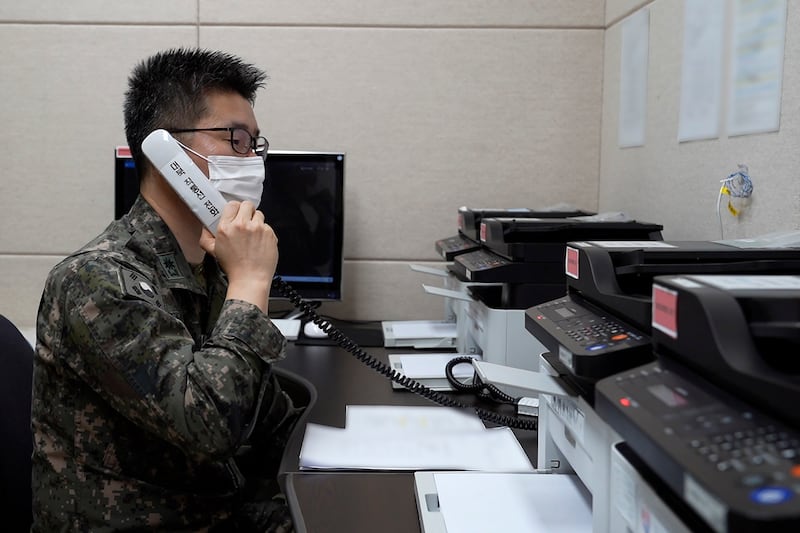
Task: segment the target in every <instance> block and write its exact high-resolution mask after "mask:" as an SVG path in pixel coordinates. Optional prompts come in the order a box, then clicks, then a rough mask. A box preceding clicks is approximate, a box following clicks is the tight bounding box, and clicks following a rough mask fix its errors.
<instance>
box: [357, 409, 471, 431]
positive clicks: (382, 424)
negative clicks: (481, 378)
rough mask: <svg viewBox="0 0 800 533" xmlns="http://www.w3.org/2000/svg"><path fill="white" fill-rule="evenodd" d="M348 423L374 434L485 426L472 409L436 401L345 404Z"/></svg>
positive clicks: (469, 428)
mask: <svg viewBox="0 0 800 533" xmlns="http://www.w3.org/2000/svg"><path fill="white" fill-rule="evenodd" d="M345 427H346V428H347V429H348V430H350V431H364V432H368V433H372V434H386V433H396V432H403V433H407V432H412V433H442V432H445V433H446V432H448V431H483V430H484V429H486V426H485V425H484V424H483V421H481V419H480V418H478V416H477V415H476V414H475V413H473V412H465V411H462V410H459V409H454V408H448V407H437V406H433V405H431V406H407V405H397V406H395V405H348V406H347V407H346V408H345Z"/></svg>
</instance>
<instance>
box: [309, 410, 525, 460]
mask: <svg viewBox="0 0 800 533" xmlns="http://www.w3.org/2000/svg"><path fill="white" fill-rule="evenodd" d="M345 426H346V427H345V428H334V427H328V426H322V425H318V424H308V425H307V426H306V433H305V437H304V439H303V446H302V448H301V450H300V469H301V470H310V469H341V470H412V471H416V470H476V471H490V472H531V471H533V466H532V465H531V463H530V460H529V459H528V456H527V455H526V454H525V451H524V450H523V449H522V447H521V446H520V444H519V441H517V439H516V437H515V436H514V434H513V433H512V432H511V430H510V429H509V428H506V427H498V428H489V429H487V428H486V427H485V426H484V425H483V422H481V420H480V419H479V418H478V417H477V416H476V415H475V414H474V413H467V412H464V411H460V410H458V409H452V408H447V407H433V406H431V407H407V406H404V407H394V406H366V405H362V406H353V405H350V406H347V416H346V422H345Z"/></svg>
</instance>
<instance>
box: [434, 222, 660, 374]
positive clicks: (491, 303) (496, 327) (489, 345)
mask: <svg viewBox="0 0 800 533" xmlns="http://www.w3.org/2000/svg"><path fill="white" fill-rule="evenodd" d="M661 228H662V227H661V226H660V225H656V224H650V223H642V222H636V221H631V220H619V219H618V218H617V215H614V219H613V220H609V219H608V217H607V216H606V215H598V216H594V217H571V218H508V217H506V218H502V217H501V218H484V219H482V222H481V229H480V240H481V244H482V248H481V249H479V250H477V251H474V252H468V253H465V254H460V255H457V256H456V257H455V258H454V261H453V263H451V264H450V265H449V266H448V271H449V272H450V274H451V275H452V279H451V281H450V283H449V284H450V285H451V286H453V285H458V284H462V287H463V291H461V292H459V291H454V292H452V293H450V294H449V297H450V301H451V302H452V305H453V308H454V310H455V312H456V320H457V321H458V324H459V325H458V326H457V329H458V331H459V338H458V340H457V349H458V351H459V352H463V353H478V354H482V355H483V358H484V360H485V361H489V362H497V363H500V364H506V365H508V366H512V367H515V368H521V369H527V370H535V369H537V368H538V366H539V365H538V354H539V353H541V352H542V351H544V346H542V344H541V343H540V342H539V340H538V339H536V338H535V337H533V336H531V335H530V334H529V333H528V332H527V330H526V329H525V309H527V308H528V307H530V306H531V305H535V304H537V303H541V302H545V301H549V300H552V299H554V298H558V297H559V296H562V295H563V294H564V293H565V291H566V288H565V283H564V277H565V276H564V267H563V261H564V259H563V257H564V247H565V245H566V242H567V241H568V240H570V239H572V238H580V237H586V238H597V239H600V238H615V239H626V238H639V239H650V238H652V239H660V238H661V233H660V232H661ZM501 254H503V255H501Z"/></svg>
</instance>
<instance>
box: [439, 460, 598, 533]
mask: <svg viewBox="0 0 800 533" xmlns="http://www.w3.org/2000/svg"><path fill="white" fill-rule="evenodd" d="M435 479H436V488H437V492H438V494H439V507H440V508H441V512H442V514H443V518H444V522H445V524H446V525H447V531H457V532H458V533H485V532H487V531H502V532H503V533H540V532H541V533H591V531H592V509H591V504H590V503H589V501H588V494H586V492H585V489H583V488H582V487H581V485H580V481H579V480H578V479H577V476H571V475H563V474H516V475H515V474H494V473H486V472H483V473H479V472H473V473H470V472H437V473H436V474H435ZM471 495H475V497H471Z"/></svg>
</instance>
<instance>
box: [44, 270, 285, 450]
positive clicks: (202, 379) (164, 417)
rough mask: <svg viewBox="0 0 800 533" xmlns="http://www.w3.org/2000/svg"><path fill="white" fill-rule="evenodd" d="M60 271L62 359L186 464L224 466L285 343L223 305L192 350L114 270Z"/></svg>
mask: <svg viewBox="0 0 800 533" xmlns="http://www.w3.org/2000/svg"><path fill="white" fill-rule="evenodd" d="M68 270H69V273H68V274H67V278H66V279H62V280H61V287H62V290H63V294H62V297H63V302H62V306H60V307H61V309H63V310H64V314H65V316H63V317H61V318H62V319H63V320H64V321H65V328H64V331H68V332H70V333H69V335H70V338H69V339H65V340H64V341H63V342H69V343H70V344H71V345H72V347H73V348H74V349H71V350H63V351H62V353H68V354H69V358H70V359H69V361H66V363H67V364H68V365H69V366H70V367H71V368H72V369H73V371H74V372H76V373H77V374H78V375H79V376H80V377H81V379H82V380H83V381H84V382H85V383H87V384H88V385H89V386H90V387H91V388H92V389H93V390H94V391H95V392H96V393H97V394H99V395H100V396H102V398H103V399H104V400H105V401H107V402H108V403H109V404H110V405H111V406H112V407H113V408H114V409H115V410H116V411H118V412H119V413H120V414H121V415H122V416H124V417H125V418H127V419H129V420H130V421H131V422H133V423H134V424H136V425H138V426H140V427H141V428H142V429H143V430H145V431H147V432H150V433H152V434H155V435H158V436H159V437H160V438H162V439H163V440H166V441H167V442H169V443H171V444H173V445H175V446H177V447H179V448H180V449H182V450H183V451H184V453H186V454H187V455H188V456H190V457H194V458H195V459H199V460H203V459H219V458H227V457H231V456H232V455H233V454H234V452H235V450H236V449H237V448H238V447H239V446H240V444H241V443H242V442H243V441H244V440H245V439H246V438H247V437H248V435H249V433H250V431H251V430H252V426H253V425H254V423H255V419H256V417H257V416H258V406H259V404H260V402H261V400H262V396H263V394H264V391H265V388H266V385H267V382H268V381H269V379H268V378H269V375H270V365H269V363H270V362H272V361H275V360H277V359H279V358H281V357H282V356H283V352H284V348H285V342H286V341H285V339H284V338H283V336H282V335H281V334H280V332H279V331H278V330H277V329H276V328H275V327H274V325H272V323H271V322H270V321H269V319H268V317H267V316H266V315H265V314H263V313H262V312H261V311H260V310H259V309H258V308H257V307H255V306H253V305H251V304H249V303H246V302H241V301H234V300H230V301H226V302H225V303H224V305H223V308H222V310H221V312H220V315H219V318H218V320H217V323H216V326H215V327H214V329H213V331H212V332H211V334H210V335H209V337H208V338H207V339H205V342H204V343H203V344H202V346H197V345H196V341H195V339H193V337H192V336H191V335H190V334H189V332H188V331H187V329H186V327H185V325H184V324H183V322H182V321H181V320H180V319H179V318H177V317H176V316H174V314H173V313H170V312H169V310H168V309H166V307H169V306H168V305H167V304H163V302H161V301H159V300H158V299H154V298H131V297H130V295H129V294H128V293H127V292H126V291H125V285H124V283H122V282H121V281H120V268H119V267H118V265H115V264H114V263H113V262H111V261H107V260H103V259H95V260H92V261H76V262H75V263H74V264H72V265H71V266H70V268H69V269H68ZM152 290H153V292H154V293H155V294H156V295H158V294H160V292H161V291H160V290H159V288H158V287H155V286H154V287H152ZM163 292H165V293H166V292H168V291H163ZM159 304H162V305H159Z"/></svg>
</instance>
